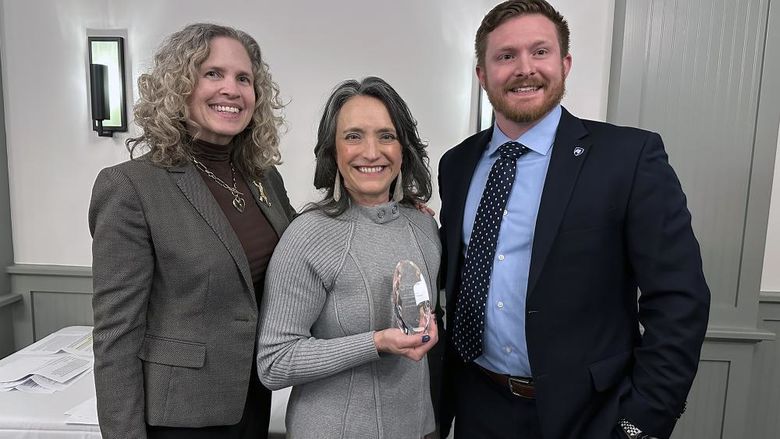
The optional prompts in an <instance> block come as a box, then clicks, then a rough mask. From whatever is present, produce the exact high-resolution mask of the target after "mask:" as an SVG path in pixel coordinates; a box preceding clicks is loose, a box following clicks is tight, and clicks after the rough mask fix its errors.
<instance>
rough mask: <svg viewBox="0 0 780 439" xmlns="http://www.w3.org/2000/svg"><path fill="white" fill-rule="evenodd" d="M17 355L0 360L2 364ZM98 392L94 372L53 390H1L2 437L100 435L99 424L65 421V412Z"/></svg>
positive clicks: (84, 438) (80, 438)
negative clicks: (58, 390) (50, 391)
mask: <svg viewBox="0 0 780 439" xmlns="http://www.w3.org/2000/svg"><path fill="white" fill-rule="evenodd" d="M14 355H17V354H11V355H10V356H8V357H6V358H4V359H2V360H0V365H2V364H4V363H5V362H7V361H9V360H10V359H11V358H12V357H13V356H14ZM93 396H95V379H94V377H93V375H92V372H91V371H90V372H87V373H86V374H84V375H82V376H81V377H80V378H78V381H76V382H75V383H74V384H73V385H72V386H70V387H68V388H67V389H65V390H63V391H60V392H54V393H52V394H43V393H24V392H19V391H11V392H0V438H3V439H6V438H8V439H11V438H13V439H65V438H67V439H100V437H101V436H100V428H99V427H98V426H97V425H71V424H66V423H65V421H66V418H67V416H65V412H66V411H68V410H70V409H72V408H73V407H76V406H77V405H79V404H81V403H82V402H84V401H86V400H88V399H90V398H92V397H93Z"/></svg>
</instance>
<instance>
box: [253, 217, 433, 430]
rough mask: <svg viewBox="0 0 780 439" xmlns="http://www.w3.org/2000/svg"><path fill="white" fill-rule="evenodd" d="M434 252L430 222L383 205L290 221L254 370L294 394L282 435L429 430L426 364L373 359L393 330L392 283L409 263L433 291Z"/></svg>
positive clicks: (269, 287)
mask: <svg viewBox="0 0 780 439" xmlns="http://www.w3.org/2000/svg"><path fill="white" fill-rule="evenodd" d="M440 255H441V244H440V242H439V237H438V232H437V227H436V222H435V221H434V220H433V218H431V216H429V215H428V214H425V213H421V212H418V211H417V210H415V209H411V208H407V207H403V206H400V205H398V204H396V203H393V202H391V203H387V204H383V205H380V206H377V207H362V206H357V205H353V206H352V207H350V208H349V210H347V211H346V212H345V213H344V214H342V215H340V216H339V217H337V218H330V217H328V216H326V215H325V214H323V213H322V212H319V211H313V212H308V213H305V214H303V215H301V216H299V217H298V218H296V219H295V221H293V223H292V224H290V226H289V227H288V228H287V231H286V232H285V233H284V235H283V236H282V238H281V240H280V241H279V244H278V245H277V247H276V250H275V251H274V255H273V257H272V258H271V262H270V265H269V266H268V272H267V277H266V284H265V295H264V298H263V302H262V306H261V311H260V312H261V314H260V319H259V320H260V325H259V341H258V354H257V368H258V373H259V375H260V379H261V381H262V382H263V384H265V385H266V386H267V387H268V388H270V389H280V388H283V387H287V386H291V385H292V386H294V387H293V390H292V394H291V396H290V401H289V404H288V407H287V420H286V424H287V433H288V435H289V437H291V438H294V439H298V438H318V439H322V438H360V439H367V438H387V439H405V438H410V439H411V438H420V437H422V436H424V435H425V434H427V433H430V432H432V431H433V430H434V428H435V425H434V418H433V406H432V404H431V397H430V387H429V377H428V362H427V359H423V360H422V361H420V362H415V361H413V360H410V359H407V358H405V357H402V356H398V355H391V354H381V355H380V354H378V353H377V350H376V347H375V346H374V341H373V332H374V331H377V330H382V329H386V328H389V327H391V325H392V304H391V291H392V276H393V270H394V269H395V265H396V264H397V263H398V261H400V260H403V259H408V260H411V261H413V262H415V263H416V264H417V265H418V266H419V267H420V269H421V270H422V272H423V275H424V277H425V278H426V279H425V280H426V281H427V282H428V289H429V291H432V292H433V291H436V279H437V275H438V270H439V262H440Z"/></svg>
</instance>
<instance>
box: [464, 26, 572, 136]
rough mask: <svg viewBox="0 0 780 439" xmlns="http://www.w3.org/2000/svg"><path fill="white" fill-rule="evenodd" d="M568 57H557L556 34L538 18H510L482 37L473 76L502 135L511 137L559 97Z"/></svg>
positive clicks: (559, 52)
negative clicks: (481, 50)
mask: <svg viewBox="0 0 780 439" xmlns="http://www.w3.org/2000/svg"><path fill="white" fill-rule="evenodd" d="M570 69H571V55H570V54H566V55H565V56H562V55H561V49H560V44H559V43H558V33H557V30H556V28H555V25H554V24H553V22H552V21H550V19H548V18H547V17H545V16H544V15H541V14H528V15H521V16H519V17H515V18H511V19H509V20H507V21H506V22H504V23H502V24H501V25H500V26H498V27H497V28H495V29H494V30H493V31H492V32H491V33H490V34H488V37H487V45H486V47H485V61H484V65H482V66H480V65H478V66H477V76H478V77H479V82H480V84H482V87H483V88H484V89H485V91H487V94H488V98H489V99H490V103H491V104H493V108H494V109H495V112H496V122H497V123H498V126H499V127H500V128H501V130H502V131H504V133H505V134H506V135H507V136H509V137H511V138H517V137H519V136H520V135H521V134H522V133H524V132H525V131H527V130H528V129H530V128H531V127H532V126H533V125H534V124H536V122H538V121H539V120H540V119H541V118H543V117H544V116H545V115H546V114H547V113H549V112H550V110H552V109H553V108H554V107H555V106H556V105H558V104H559V103H560V102H561V99H562V98H563V94H564V90H565V86H564V82H565V80H566V76H568V74H569V70H570Z"/></svg>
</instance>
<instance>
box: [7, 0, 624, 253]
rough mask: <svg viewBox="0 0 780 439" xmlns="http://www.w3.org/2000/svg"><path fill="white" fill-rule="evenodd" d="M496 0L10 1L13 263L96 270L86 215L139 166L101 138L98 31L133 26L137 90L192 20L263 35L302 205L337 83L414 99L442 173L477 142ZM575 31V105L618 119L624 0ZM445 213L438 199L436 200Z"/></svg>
mask: <svg viewBox="0 0 780 439" xmlns="http://www.w3.org/2000/svg"><path fill="white" fill-rule="evenodd" d="M495 3H497V2H496V1H495V0H425V1H419V0H399V1H394V2H386V1H379V0H340V1H329V2H323V1H317V0H298V1H289V2H282V1H269V0H262V1H239V0H226V1H222V2H212V1H203V0H196V1H189V0H188V1H184V0H168V1H157V0H136V1H132V2H129V1H125V0H103V1H97V0H80V1H76V0H71V1H58V0H26V1H17V0H2V3H0V8H1V9H0V13H2V17H0V20H2V21H0V32H1V33H0V42H2V47H0V50H2V56H3V72H2V74H3V87H4V91H5V105H6V124H7V128H8V130H7V135H8V156H9V157H8V165H9V168H10V191H11V212H12V220H13V234H14V236H13V242H14V255H15V259H16V262H17V263H25V264H26V263H32V264H60V265H85V266H86V265H90V264H91V254H90V237H89V233H88V229H87V207H88V203H89V196H90V190H91V187H92V183H93V181H94V178H95V176H96V175H97V173H98V171H99V170H100V169H101V168H103V167H105V166H109V165H112V164H115V163H118V162H120V161H123V160H125V159H126V158H127V153H126V151H125V149H124V146H123V141H124V140H125V139H126V137H127V136H117V137H115V138H114V139H106V138H98V137H97V135H96V134H95V133H93V132H92V131H91V129H90V121H89V110H88V94H87V85H86V84H87V70H86V64H87V61H86V57H87V54H86V29H127V34H128V41H127V49H126V50H127V55H128V60H127V65H128V75H129V76H130V77H131V78H132V81H133V82H135V80H136V79H137V77H138V75H139V74H140V73H141V72H144V71H146V70H147V69H148V67H149V65H150V59H151V56H152V54H153V52H154V50H155V48H156V47H157V46H158V45H159V43H160V41H161V40H162V39H163V37H164V36H166V35H167V34H169V33H171V32H173V31H175V30H178V29H180V28H181V27H182V26H184V25H185V24H187V23H190V22H194V21H215V22H219V23H224V24H228V25H232V26H236V27H238V28H241V29H244V30H246V31H248V32H249V33H251V34H252V35H253V36H254V37H255V38H256V39H257V40H258V42H259V43H260V45H261V47H262V48H263V50H264V51H265V55H266V57H267V60H268V62H269V64H270V66H271V70H272V73H273V75H274V77H275V79H276V80H277V82H278V83H279V85H280V87H281V89H282V93H283V95H284V97H285V98H286V99H287V100H289V101H290V103H289V105H288V107H287V110H286V114H287V120H288V122H289V131H288V133H287V134H286V135H285V136H284V138H283V140H282V153H283V157H284V160H285V163H284V165H283V166H282V168H281V171H282V173H283V175H284V177H285V180H286V183H287V186H288V190H289V192H290V195H291V199H292V201H293V204H294V205H296V206H302V205H303V204H304V203H305V202H307V201H310V200H312V199H314V197H315V196H316V194H315V193H313V191H312V190H311V189H310V188H311V176H312V172H313V153H312V148H313V139H314V136H315V131H316V124H317V121H318V117H319V114H320V111H321V109H322V106H323V104H324V101H325V99H326V97H327V95H328V93H329V91H330V90H331V89H332V87H333V86H334V85H335V84H336V83H337V82H339V81H341V80H343V79H346V78H351V77H362V76H365V75H369V74H373V75H379V76H382V77H384V78H385V79H387V80H388V81H389V82H390V83H391V84H392V85H393V86H394V87H396V89H397V90H398V91H399V93H400V94H401V95H402V96H403V97H404V98H405V99H406V100H407V102H408V103H409V105H410V107H411V109H412V111H413V113H414V115H415V117H416V118H417V119H418V121H419V127H420V133H421V135H422V136H423V138H425V139H427V140H428V141H429V143H430V148H429V154H430V157H431V164H432V168H433V170H434V174H435V171H436V164H437V163H438V159H439V157H440V156H441V154H442V153H443V152H444V151H445V150H446V149H447V148H449V147H450V146H452V145H453V144H455V143H457V142H459V141H460V140H461V139H463V138H464V137H466V136H467V135H469V134H470V133H471V132H472V125H473V124H472V122H471V121H472V119H473V117H472V92H473V90H474V84H475V83H474V79H473V53H472V52H473V49H472V46H473V35H474V32H475V31H476V28H477V26H478V24H479V21H480V20H481V18H482V16H483V15H484V14H485V13H486V12H487V11H488V10H489V8H490V7H492V6H493V4H495ZM554 3H555V4H556V5H557V6H558V7H559V8H560V9H561V10H562V11H563V13H564V14H565V15H567V17H568V18H569V20H570V22H571V27H572V32H573V35H574V37H573V46H572V53H573V55H574V68H573V71H572V73H571V76H570V79H569V84H568V90H569V91H568V95H567V97H566V100H565V104H566V105H567V106H568V107H569V108H570V109H571V110H572V111H574V112H576V113H578V114H579V115H582V116H584V117H590V118H599V119H603V118H604V117H605V115H606V96H607V83H608V79H609V76H608V69H609V55H610V35H611V28H612V18H611V17H612V9H613V3H614V1H613V0H596V1H590V2H588V4H587V5H584V4H582V3H583V2H580V1H578V0H559V1H556V2H554ZM431 205H432V207H434V208H435V209H438V206H439V200H438V197H435V198H434V199H433V200H432V201H431Z"/></svg>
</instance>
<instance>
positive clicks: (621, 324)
mask: <svg viewBox="0 0 780 439" xmlns="http://www.w3.org/2000/svg"><path fill="white" fill-rule="evenodd" d="M491 134H492V131H491V129H488V130H486V131H482V132H480V133H477V134H475V135H473V136H471V137H469V138H468V139H466V140H465V141H463V142H462V143H461V144H460V145H458V146H456V147H454V148H452V149H451V150H449V151H448V152H447V153H446V154H445V155H444V156H443V157H442V159H441V161H440V163H439V188H440V194H441V200H442V208H441V224H442V227H441V238H442V244H443V256H442V257H443V261H442V269H443V270H444V271H443V273H442V275H443V276H442V280H443V281H444V282H445V289H446V299H447V300H446V303H447V304H448V306H447V308H449V310H450V311H452V310H454V307H455V303H456V301H457V295H458V292H459V290H460V276H461V268H462V263H463V255H462V253H463V242H462V229H463V209H464V205H465V202H466V195H467V193H468V188H469V184H470V179H471V177H470V176H471V175H472V174H473V171H474V169H475V167H476V165H477V162H478V160H479V158H480V156H481V154H482V152H483V151H484V148H485V147H486V145H487V143H488V141H489V140H490V137H491ZM575 148H582V151H581V153H580V154H575ZM577 151H580V150H579V149H578V150H577ZM517 178H522V175H518V176H517ZM637 288H639V289H640V290H641V297H640V298H639V301H638V303H637ZM709 299H710V293H709V289H708V287H707V284H706V282H705V280H704V275H703V273H702V266H701V255H700V251H699V245H698V243H697V241H696V238H695V237H694V234H693V231H692V229H691V216H690V213H689V212H688V209H687V207H686V199H685V195H684V194H683V191H682V188H681V186H680V183H679V180H678V179H677V176H676V175H675V173H674V171H673V170H672V168H671V166H669V163H668V160H667V155H666V152H665V151H664V147H663V142H662V141H661V137H660V136H659V135H658V134H656V133H652V132H648V131H644V130H640V129H636V128H626V127H618V126H614V125H610V124H606V123H601V122H594V121H588V120H582V119H579V118H576V117H574V116H572V115H571V114H570V113H569V112H568V111H566V110H565V109H564V110H563V114H562V116H561V121H560V124H559V127H558V131H557V133H556V137H555V142H554V145H553V149H552V157H551V159H550V165H549V168H548V171H547V177H546V180H545V184H544V189H543V192H542V199H541V204H540V206H539V213H538V218H537V222H536V231H535V235H534V240H533V247H532V256H531V267H530V273H529V280H528V293H527V305H526V340H527V344H528V355H529V360H530V363H531V369H532V372H533V378H534V380H535V383H536V392H537V407H538V410H539V416H540V420H541V425H542V430H543V433H544V437H545V438H549V439H563V438H576V439H583V438H605V437H609V434H610V431H612V430H613V429H614V428H615V425H616V423H617V421H618V420H619V419H620V418H624V417H625V418H627V419H629V420H630V421H632V422H633V423H634V424H635V425H637V426H638V427H640V428H641V429H642V430H643V431H644V432H645V433H649V434H652V435H655V436H658V437H668V436H669V435H670V434H671V432H672V429H673V428H674V425H675V422H676V420H677V418H678V417H679V415H680V414H681V412H682V411H683V410H684V404H685V399H686V397H687V395H688V391H689V389H690V387H691V384H692V381H693V378H694V375H695V374H696V369H697V366H698V360H699V354H700V351H701V345H702V342H703V340H704V335H705V332H706V328H707V319H708V313H709ZM449 321H450V322H451V321H452V319H451V318H450V319H449ZM640 323H641V324H642V326H643V327H644V333H643V334H642V333H640ZM447 342H448V343H447V344H448V346H447V347H446V349H445V350H446V352H447V354H446V355H445V358H446V362H445V366H444V370H445V381H444V382H443V384H442V392H443V394H442V399H441V400H442V401H443V405H442V407H441V415H442V416H443V418H442V425H443V426H448V425H449V421H450V420H451V417H452V412H451V409H450V408H449V404H447V402H449V401H452V399H451V398H452V397H453V396H452V393H451V392H452V391H453V386H454V385H455V384H454V383H453V382H447V381H446V380H447V379H448V377H447V375H448V374H447V373H446V371H447V370H452V369H453V367H452V366H453V364H452V363H451V362H454V361H460V360H459V358H458V356H457V354H456V353H455V352H454V350H453V349H452V347H451V343H450V342H449V340H447ZM447 428H448V427H445V430H446V429H447Z"/></svg>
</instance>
